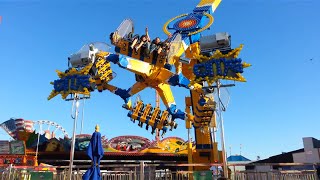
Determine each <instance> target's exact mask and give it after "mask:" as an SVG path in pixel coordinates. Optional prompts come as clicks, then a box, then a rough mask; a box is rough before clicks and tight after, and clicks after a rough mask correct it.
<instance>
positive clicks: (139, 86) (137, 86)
mask: <svg viewBox="0 0 320 180" xmlns="http://www.w3.org/2000/svg"><path fill="white" fill-rule="evenodd" d="M146 87H148V86H147V84H146V83H142V82H136V83H134V85H133V86H132V87H131V90H130V92H129V93H130V95H131V96H133V95H135V94H137V93H138V92H140V91H142V90H144V89H145V88H146Z"/></svg>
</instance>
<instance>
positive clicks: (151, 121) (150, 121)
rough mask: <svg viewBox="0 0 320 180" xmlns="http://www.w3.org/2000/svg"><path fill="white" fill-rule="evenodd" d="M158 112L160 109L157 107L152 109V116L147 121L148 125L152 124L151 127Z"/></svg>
mask: <svg viewBox="0 0 320 180" xmlns="http://www.w3.org/2000/svg"><path fill="white" fill-rule="evenodd" d="M160 112H161V111H160V109H159V108H157V107H156V108H155V109H154V111H153V113H152V116H151V118H150V120H149V123H148V124H149V125H150V126H152V127H153V126H154V124H155V121H156V118H157V116H158V114H160Z"/></svg>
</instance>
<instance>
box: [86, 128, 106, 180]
mask: <svg viewBox="0 0 320 180" xmlns="http://www.w3.org/2000/svg"><path fill="white" fill-rule="evenodd" d="M87 155H88V156H89V157H90V159H91V161H92V162H91V164H92V166H91V167H90V168H89V169H88V170H87V172H86V173H85V174H84V175H83V176H82V179H83V180H101V175H100V167H99V165H100V159H101V158H102V157H103V147H102V144H101V134H100V132H99V126H98V125H97V126H96V131H95V132H94V133H93V134H92V137H91V140H90V143H89V146H88V149H87Z"/></svg>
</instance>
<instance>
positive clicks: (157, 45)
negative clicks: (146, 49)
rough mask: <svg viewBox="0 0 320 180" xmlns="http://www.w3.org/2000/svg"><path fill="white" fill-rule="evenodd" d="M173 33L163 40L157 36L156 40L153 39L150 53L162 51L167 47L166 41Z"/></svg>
mask: <svg viewBox="0 0 320 180" xmlns="http://www.w3.org/2000/svg"><path fill="white" fill-rule="evenodd" d="M170 38H171V34H170V35H169V36H168V38H167V39H166V40H165V41H163V42H161V40H160V38H159V37H156V38H155V39H154V40H152V43H151V45H150V53H152V52H154V51H156V52H157V53H158V54H160V53H161V51H162V50H163V47H165V45H166V43H167V42H168V41H169V40H170Z"/></svg>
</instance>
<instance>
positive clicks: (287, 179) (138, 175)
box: [0, 164, 319, 180]
mask: <svg viewBox="0 0 320 180" xmlns="http://www.w3.org/2000/svg"><path fill="white" fill-rule="evenodd" d="M277 165H278V166H279V164H277ZM300 165H301V164H300ZM106 166H108V167H110V165H102V166H101V167H106ZM176 166H177V167H178V166H181V164H177V165H176ZM232 166H233V168H234V166H235V165H232ZM236 166H239V165H236ZM242 166H243V165H242ZM271 166H272V165H270V167H271ZM286 166H287V164H286ZM50 167H51V168H57V169H58V170H55V171H37V172H35V170H34V167H14V166H11V167H7V168H3V169H2V171H0V180H32V179H33V178H34V177H33V176H34V175H37V176H39V177H40V176H42V177H45V176H46V175H47V176H48V178H47V179H46V180H67V179H68V175H69V174H68V172H69V171H68V166H50ZM88 167H89V166H74V169H73V172H72V178H71V179H72V180H82V176H83V174H84V173H85V170H84V169H87V168H88ZM112 167H124V165H123V164H118V165H112ZM126 167H130V168H131V170H120V171H115V170H112V171H111V170H101V177H102V180H188V179H194V180H197V179H208V180H210V179H212V180H217V179H219V178H220V175H219V174H215V173H212V172H211V171H203V172H205V173H204V175H205V177H201V173H199V172H196V171H171V170H169V169H162V170H156V168H154V167H153V166H152V165H151V164H146V165H143V168H141V167H140V166H139V164H131V165H126ZM229 168H230V169H232V167H229ZM144 169H145V170H146V171H144ZM141 170H142V171H141ZM220 174H221V173H220ZM229 179H231V180H300V179H301V180H319V177H318V175H317V170H316V169H314V170H287V171H283V170H274V169H270V170H268V171H264V172H261V171H260V172H259V171H254V170H247V171H232V172H230V177H229Z"/></svg>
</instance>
